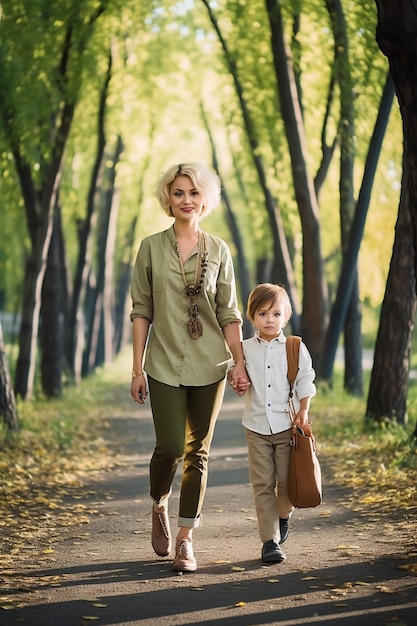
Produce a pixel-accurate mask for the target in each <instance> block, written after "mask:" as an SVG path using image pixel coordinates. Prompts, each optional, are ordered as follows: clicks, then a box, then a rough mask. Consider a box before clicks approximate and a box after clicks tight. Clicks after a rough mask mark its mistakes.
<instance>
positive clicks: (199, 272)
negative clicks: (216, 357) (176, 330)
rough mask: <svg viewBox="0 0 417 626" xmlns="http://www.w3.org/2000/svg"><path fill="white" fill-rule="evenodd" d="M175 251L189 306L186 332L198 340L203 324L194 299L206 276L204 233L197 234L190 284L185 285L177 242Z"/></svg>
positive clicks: (182, 264)
mask: <svg viewBox="0 0 417 626" xmlns="http://www.w3.org/2000/svg"><path fill="white" fill-rule="evenodd" d="M175 251H176V253H177V256H178V261H179V264H180V270H181V276H182V280H183V282H184V289H185V295H186V296H187V297H188V298H189V301H190V306H189V307H188V316H189V320H188V322H187V332H188V334H189V335H190V337H191V339H199V338H200V337H201V335H202V334H203V324H202V323H201V320H200V319H199V317H198V306H197V304H196V301H195V298H196V296H197V295H198V294H199V293H200V291H201V288H202V286H203V282H204V276H205V275H206V271H207V265H208V252H207V246H206V238H205V236H204V233H201V232H199V233H198V253H197V260H196V263H195V272H194V280H193V282H191V283H187V278H186V276H185V269H184V262H183V260H182V257H181V253H180V249H179V247H178V242H176V243H175Z"/></svg>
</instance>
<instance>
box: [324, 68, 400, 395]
mask: <svg viewBox="0 0 417 626" xmlns="http://www.w3.org/2000/svg"><path fill="white" fill-rule="evenodd" d="M393 98H394V85H393V82H392V79H391V76H390V74H388V76H387V80H386V83H385V87H384V91H383V94H382V98H381V103H380V106H379V111H378V116H377V120H376V123H375V128H374V132H373V134H372V138H371V142H370V145H369V150H368V154H367V157H366V162H365V169H364V174H363V179H362V185H361V189H360V191H359V196H358V200H357V202H356V208H355V214H354V217H353V221H352V225H351V229H350V235H349V245H348V248H347V251H346V254H345V255H344V257H343V265H342V271H341V273H340V276H339V282H338V286H337V294H336V299H335V302H334V304H333V307H332V311H331V315H330V323H329V327H328V329H327V333H326V341H325V344H324V350H323V354H322V359H321V361H320V369H319V375H320V378H322V379H323V380H325V381H327V382H328V383H331V379H332V374H333V367H334V361H335V357H336V350H337V345H338V341H339V337H340V333H341V332H342V329H343V326H344V325H345V321H346V316H347V313H348V306H349V302H350V294H351V291H352V289H353V288H354V285H355V276H356V272H357V262H358V255H359V249H360V245H361V241H362V237H363V231H364V228H365V222H366V216H367V213H368V207H369V201H370V197H371V191H372V187H373V183H374V178H375V172H376V167H377V164H378V159H379V155H380V152H381V146H382V140H383V138H384V136H385V130H386V127H387V124H388V119H389V114H390V111H391V107H392V101H393Z"/></svg>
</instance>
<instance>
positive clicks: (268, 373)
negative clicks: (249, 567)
mask: <svg viewBox="0 0 417 626" xmlns="http://www.w3.org/2000/svg"><path fill="white" fill-rule="evenodd" d="M291 314H292V308H291V303H290V300H289V297H288V294H287V292H286V290H285V288H284V287H283V286H282V285H273V284H271V283H263V284H260V285H258V286H257V287H255V289H253V290H252V292H251V293H250V295H249V299H248V307H247V312H246V315H247V317H248V319H249V320H250V321H251V322H252V324H253V325H254V327H255V329H256V332H255V335H254V336H253V337H252V338H251V339H246V340H245V341H243V353H244V357H245V364H246V370H247V373H248V375H249V378H250V381H251V384H250V385H249V386H248V385H247V384H245V381H244V380H243V379H242V381H241V383H239V384H238V385H237V386H236V387H234V389H235V391H236V392H237V393H238V394H239V395H242V394H243V393H245V392H246V391H247V395H246V403H245V408H244V413H243V419H242V423H243V426H244V427H245V433H246V438H247V442H248V452H249V476H250V481H251V483H252V488H253V495H254V499H255V508H256V515H257V519H258V527H259V535H260V538H261V541H262V542H263V546H262V554H261V556H262V562H263V563H280V562H282V561H285V558H286V557H285V554H284V552H283V551H282V549H281V546H280V544H282V543H284V541H285V540H286V539H287V537H288V533H289V520H290V517H291V514H292V512H293V509H294V507H293V506H292V504H291V502H290V501H289V499H288V491H287V475H288V465H289V460H290V452H291V446H290V440H291V430H292V428H291V426H292V425H291V419H290V415H289V405H288V395H289V382H288V378H287V352H286V346H285V342H286V338H285V336H284V333H283V328H284V327H285V325H286V324H287V322H288V320H289V319H290V317H291ZM314 378H315V372H314V369H313V367H312V361H311V356H310V354H309V352H308V350H307V348H306V346H305V344H303V343H301V345H300V356H299V369H298V372H297V377H296V380H295V383H294V388H293V394H294V395H293V402H294V406H295V411H296V420H295V423H296V424H297V425H299V426H303V425H304V424H306V423H307V422H308V411H309V408H310V400H311V398H312V397H313V396H314V395H315V394H316V387H315V384H314Z"/></svg>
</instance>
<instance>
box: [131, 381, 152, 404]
mask: <svg viewBox="0 0 417 626" xmlns="http://www.w3.org/2000/svg"><path fill="white" fill-rule="evenodd" d="M147 395H148V391H147V388H146V380H145V376H144V375H143V374H139V376H135V377H134V378H132V384H131V385H130V396H131V398H133V400H134V401H135V402H137V403H138V404H145V400H146V397H147Z"/></svg>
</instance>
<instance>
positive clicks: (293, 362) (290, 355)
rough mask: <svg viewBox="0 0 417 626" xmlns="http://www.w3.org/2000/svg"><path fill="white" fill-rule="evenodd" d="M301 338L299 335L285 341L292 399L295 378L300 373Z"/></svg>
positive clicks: (291, 336) (289, 337) (290, 336)
mask: <svg viewBox="0 0 417 626" xmlns="http://www.w3.org/2000/svg"><path fill="white" fill-rule="evenodd" d="M300 344H301V337H298V336H297V335H289V336H288V337H287V339H286V341H285V347H286V348H287V361H288V371H287V376H288V380H289V382H290V398H291V397H292V388H293V386H294V381H295V377H296V376H297V372H298V358H299V354H300Z"/></svg>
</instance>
